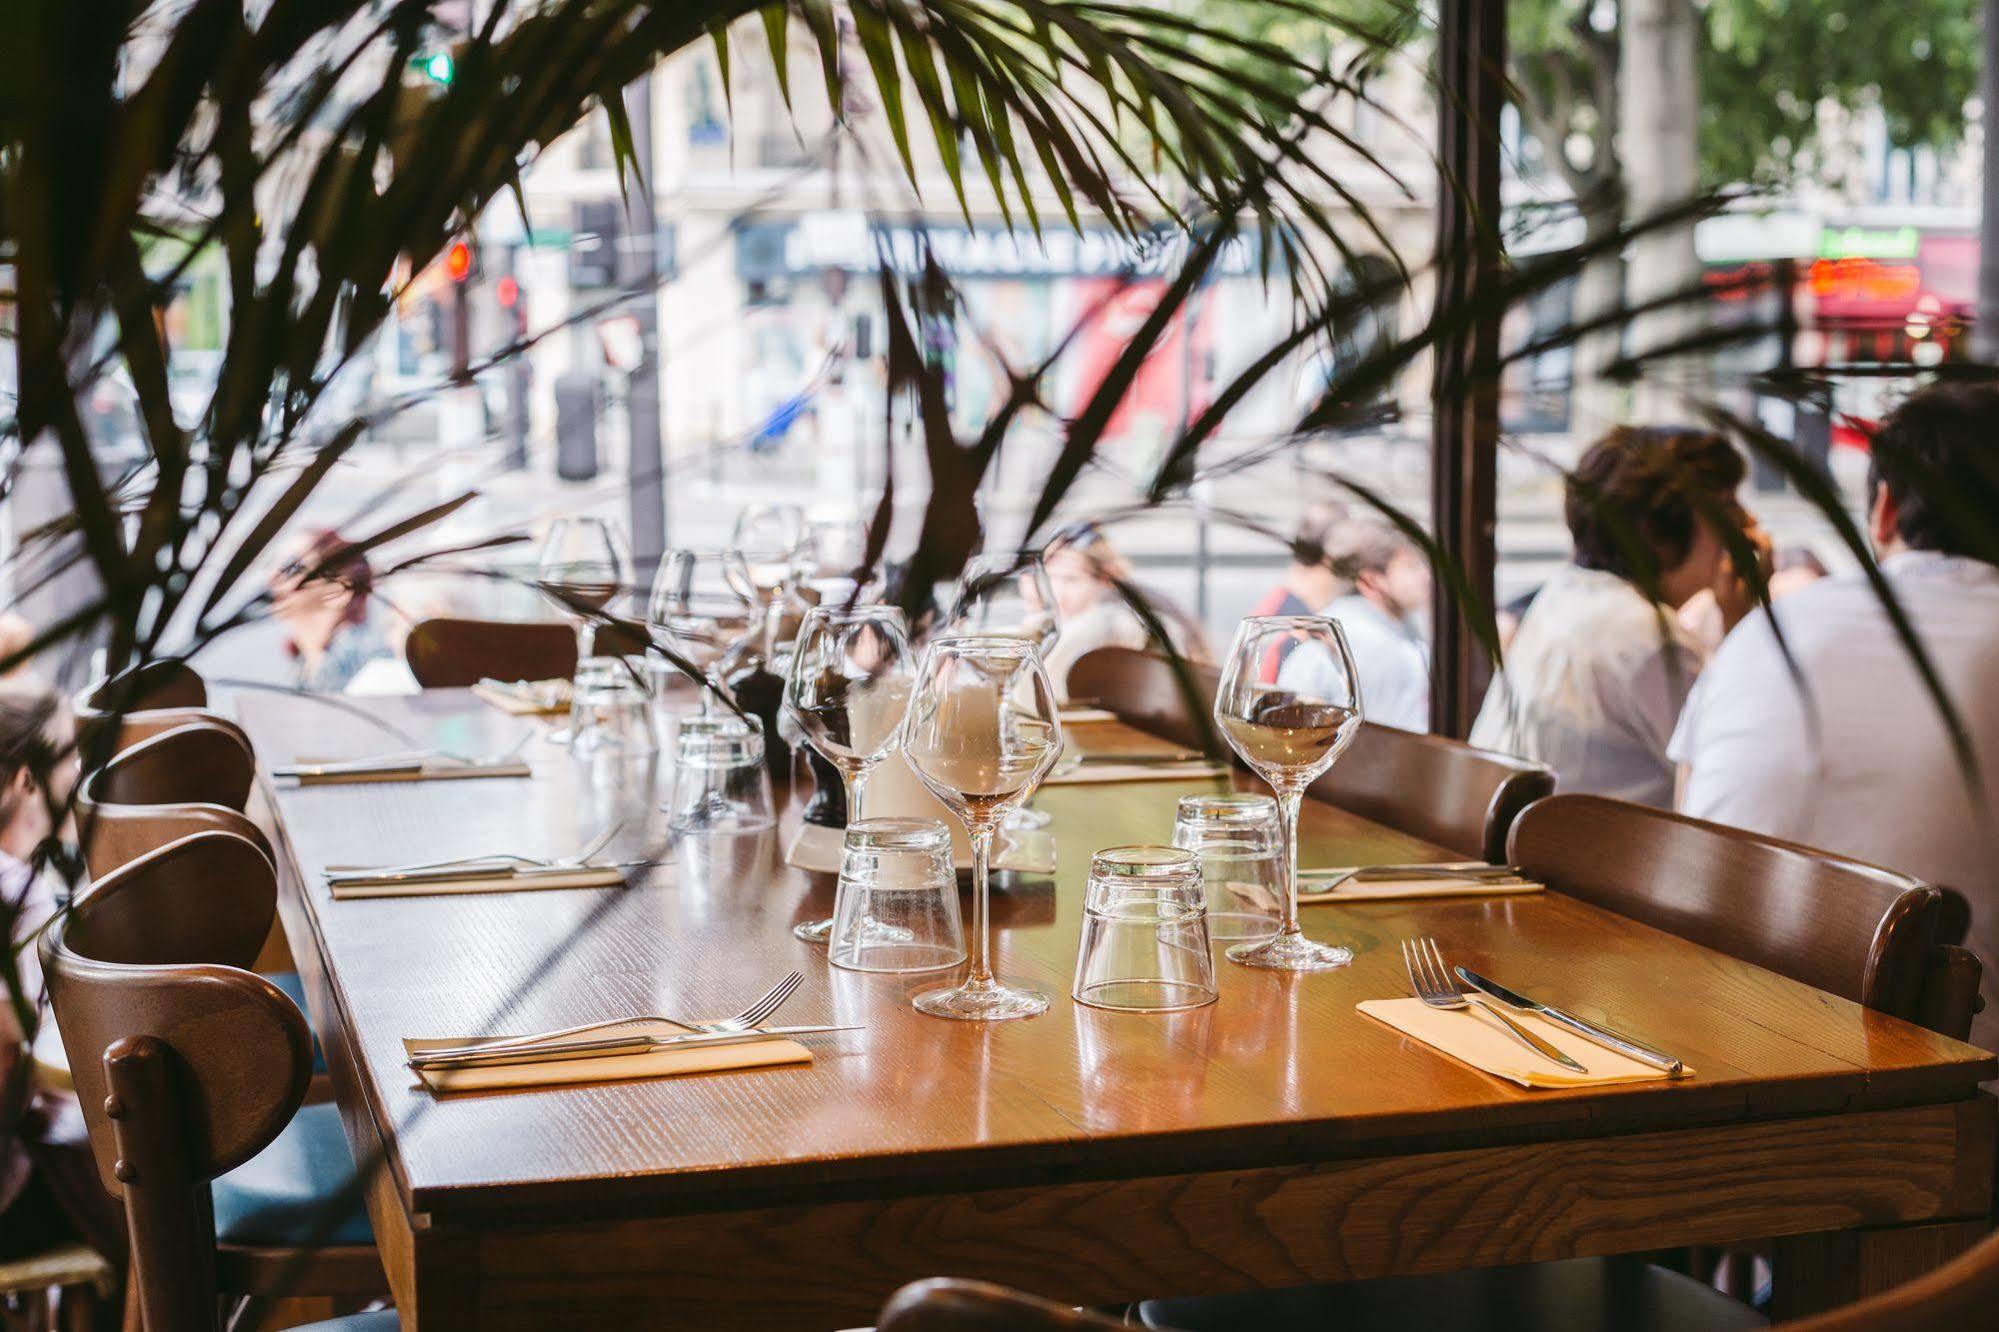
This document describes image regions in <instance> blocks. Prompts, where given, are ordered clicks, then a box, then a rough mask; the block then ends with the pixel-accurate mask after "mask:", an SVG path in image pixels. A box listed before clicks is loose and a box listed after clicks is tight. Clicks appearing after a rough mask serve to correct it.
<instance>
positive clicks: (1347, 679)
mask: <svg viewBox="0 0 1999 1332" xmlns="http://www.w3.org/2000/svg"><path fill="white" fill-rule="evenodd" d="M1284 642H1290V643H1291V644H1293V645H1294V647H1298V648H1303V647H1309V646H1311V645H1314V644H1316V645H1317V646H1318V647H1319V648H1320V649H1321V650H1322V651H1323V652H1324V654H1325V658H1326V660H1325V662H1324V665H1323V667H1322V669H1321V671H1320V672H1319V674H1318V676H1317V678H1315V679H1313V680H1312V681H1310V683H1309V685H1308V687H1307V688H1306V689H1304V690H1286V689H1279V688H1278V687H1277V679H1276V669H1275V663H1276V662H1277V660H1278V659H1279V658H1280V657H1282V656H1283V654H1282V653H1280V652H1276V651H1272V649H1273V648H1275V647H1276V646H1277V645H1278V644H1280V643H1284ZM1266 662H1268V663H1269V669H1266ZM1215 724H1216V725H1217V726H1219V727H1220V728H1221V732H1222V734H1223V735H1224V736H1225V737H1227V739H1228V742H1229V747H1230V748H1231V749H1233V750H1235V752H1236V753H1237V754H1240V755H1241V756H1242V759H1243V762H1245V763H1247V764H1249V766H1250V767H1251V768H1253V769H1254V770H1255V771H1256V774H1257V776H1259V777H1261V778H1263V780H1264V781H1266V782H1268V783H1270V789H1271V790H1272V791H1274V792H1275V793H1276V795H1277V804H1278V808H1279V810H1280V811H1281V812H1282V814H1283V819H1282V827H1283V833H1284V845H1283V864H1284V893H1283V897H1282V903H1283V916H1282V917H1281V918H1280V920H1279V921H1278V926H1277V934H1276V935H1275V936H1274V937H1273V938H1270V939H1267V940H1264V941H1262V942H1258V943H1239V944H1237V945H1236V946H1235V947H1233V948H1231V949H1229V960H1230V961H1232V962H1240V963H1241V964H1242V965H1244V966H1246V967H1268V968H1271V969H1274V970H1278V971H1324V970H1326V969H1328V968H1331V967H1343V966H1345V965H1346V964H1347V963H1349V962H1351V961H1353V953H1352V952H1351V951H1350V950H1348V949H1345V948H1335V947H1332V946H1330V945H1327V944H1320V943H1313V942H1312V941H1311V940H1309V939H1307V938H1306V937H1305V935H1304V933H1303V932H1302V931H1301V930H1300V929H1299V928H1298V805H1299V802H1300V801H1301V800H1303V799H1304V796H1305V788H1306V787H1307V786H1309V785H1310V784H1311V782H1312V779H1313V778H1315V777H1317V776H1318V775H1319V774H1320V773H1322V772H1324V771H1325V770H1326V769H1328V768H1330V767H1332V766H1333V760H1334V759H1336V758H1338V757H1339V756H1340V752H1341V751H1342V750H1344V749H1345V748H1346V747H1347V746H1348V745H1349V744H1350V743H1352V741H1353V738H1354V735H1355V734H1356V733H1357V732H1358V731H1359V730H1360V678H1359V676H1358V674H1357V673H1356V672H1355V670H1354V662H1353V654H1352V653H1351V652H1349V651H1348V650H1347V640H1346V635H1345V634H1343V633H1341V632H1340V626H1339V624H1338V623H1337V622H1336V621H1333V620H1330V619H1328V618H1326V617H1325V616H1323V615H1252V616H1250V617H1249V618H1248V619H1246V620H1244V621H1243V622H1242V624H1241V625H1240V626H1238V627H1237V629H1236V635H1235V642H1234V643H1233V644H1231V645H1230V647H1229V656H1228V664H1227V666H1226V667H1225V668H1224V670H1223V672H1222V681H1221V686H1220V687H1219V688H1218V689H1217V690H1216V691H1215Z"/></svg>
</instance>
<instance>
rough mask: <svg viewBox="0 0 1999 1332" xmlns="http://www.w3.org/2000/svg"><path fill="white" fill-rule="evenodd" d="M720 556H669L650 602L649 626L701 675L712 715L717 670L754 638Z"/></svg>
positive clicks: (705, 705) (746, 608)
mask: <svg viewBox="0 0 1999 1332" xmlns="http://www.w3.org/2000/svg"><path fill="white" fill-rule="evenodd" d="M724 563H725V562H724V560H723V557H722V554H721V552H720V551H699V550H687V549H676V550H669V551H668V552H666V554H665V556H664V557H662V558H661V560H660V562H659V573H658V575H657V576H655V577H654V579H653V583H652V596H651V597H650V598H648V599H647V601H646V623H647V624H648V625H649V626H651V627H652V628H653V629H655V630H657V631H658V632H659V633H660V634H661V635H663V636H664V637H665V639H666V642H667V646H668V647H670V648H672V649H673V650H674V651H675V652H677V653H679V654H680V655H681V656H682V657H684V658H686V659H687V661H688V662H689V663H690V664H691V665H693V666H694V667H696V668H697V669H699V670H700V672H701V674H702V678H703V679H704V680H705V681H706V682H707V683H706V686H705V687H704V688H703V689H702V690H701V713H702V715H703V716H706V715H707V714H708V710H709V706H710V697H709V696H710V694H711V693H712V691H713V690H714V688H715V685H716V681H715V678H714V674H713V672H714V668H715V665H716V663H717V662H719V661H721V660H722V658H723V657H724V656H725V655H726V654H727V653H728V651H729V649H730V648H732V647H734V646H735V645H736V644H737V643H739V642H741V641H742V640H743V638H745V637H746V636H747V635H748V634H749V632H750V627H751V625H750V604H749V602H748V601H747V600H745V599H744V597H743V595H742V593H741V592H739V591H737V590H736V588H735V587H734V586H733V585H732V584H731V582H730V579H729V576H728V571H727V570H726V569H725V567H724Z"/></svg>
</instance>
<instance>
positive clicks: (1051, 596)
mask: <svg viewBox="0 0 1999 1332" xmlns="http://www.w3.org/2000/svg"><path fill="white" fill-rule="evenodd" d="M941 632H943V633H945V634H979V635H983V636H986V637H998V638H1019V639H1024V640H1026V641H1027V642H1029V643H1032V644H1034V646H1035V648H1036V649H1037V650H1038V651H1039V652H1040V653H1041V655H1042V656H1043V657H1044V658H1045V657H1046V656H1047V655H1048V650H1049V649H1050V648H1052V647H1054V646H1055V640H1056V639H1057V638H1059V637H1060V636H1061V633H1062V617H1061V614H1060V612H1058V611H1057V610H1056V608H1055V589H1054V587H1053V585H1052V584H1050V583H1049V581H1048V569H1047V567H1046V566H1045V565H1043V564H1042V562H1041V556H1040V555H1039V554H1037V553H1036V552H1034V551H1021V552H1019V553H1018V554H1012V555H1005V554H999V555H980V556H978V557H977V558H976V559H974V560H973V561H972V562H971V563H970V564H967V565H966V566H965V572H964V576H963V577H961V578H960V579H959V580H958V595H957V597H956V599H955V600H953V602H952V603H951V612H950V614H948V615H946V616H945V617H944V624H943V626H942V630H941Z"/></svg>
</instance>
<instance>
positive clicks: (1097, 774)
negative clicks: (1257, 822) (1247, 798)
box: [1041, 759, 1229, 786]
mask: <svg viewBox="0 0 1999 1332" xmlns="http://www.w3.org/2000/svg"><path fill="white" fill-rule="evenodd" d="M1228 775H1229V770H1228V768H1227V767H1226V766H1224V765H1223V764H1219V763H1210V762H1208V761H1207V760H1206V759H1190V760H1188V761H1187V762H1185V763H1084V764H1082V765H1080V766H1078V767H1076V768H1073V769H1071V770H1070V771H1068V772H1063V773H1059V774H1057V773H1051V774H1050V775H1049V776H1047V777H1045V778H1043V779H1042V782H1041V784H1042V785H1043V786H1099V785H1103V784H1106V783H1110V782H1197V781H1210V780H1214V779H1217V778H1225V777H1227V776H1228Z"/></svg>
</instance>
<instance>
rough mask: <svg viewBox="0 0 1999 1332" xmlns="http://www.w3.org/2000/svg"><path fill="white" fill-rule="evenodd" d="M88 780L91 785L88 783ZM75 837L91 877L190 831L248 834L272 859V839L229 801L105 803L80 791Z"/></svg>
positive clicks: (128, 862)
mask: <svg viewBox="0 0 1999 1332" xmlns="http://www.w3.org/2000/svg"><path fill="white" fill-rule="evenodd" d="M86 785H88V784H87V783H86ZM76 830H77V840H78V842H79V843H80V844H81V846H82V848H83V863H84V867H85V868H86V869H88V870H89V871H90V877H91V878H92V879H101V878H103V877H104V876H105V875H107V874H109V873H111V872H112V871H113V870H115V869H117V868H118V867H119V866H121V865H128V864H130V863H131V862H132V861H134V860H137V859H138V858H139V857H140V856H143V855H145V854H146V853H147V852H148V851H157V850H158V849H159V848H161V847H163V846H165V845H167V844H168V843H169V842H177V841H179V840H180V839H181V838H183V837H186V836H187V835H188V834H189V833H197V832H226V833H235V834H236V835H237V836H239V837H243V838H247V839H248V840H249V841H250V842H251V843H253V844H254V845H255V846H256V847H257V849H258V850H260V851H262V852H263V853H264V855H265V856H266V857H268V858H270V859H271V860H273V861H275V860H276V859H277V857H276V855H275V854H273V852H272V850H271V839H270V838H269V837H267V836H265V835H264V830H263V829H262V828H259V827H258V826H257V825H256V823H255V821H254V820H252V819H251V818H250V816H249V815H247V814H242V813H238V812H237V811H236V810H233V809H231V808H229V807H228V806H227V805H214V804H206V803H203V802H201V801H186V802H183V803H180V804H174V805H105V804H99V803H98V802H97V801H95V800H92V799H91V798H90V796H89V794H88V792H87V791H84V790H79V791H78V792H77V794H76Z"/></svg>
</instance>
